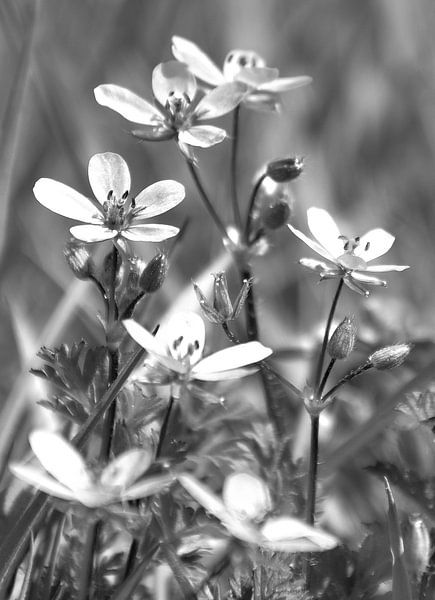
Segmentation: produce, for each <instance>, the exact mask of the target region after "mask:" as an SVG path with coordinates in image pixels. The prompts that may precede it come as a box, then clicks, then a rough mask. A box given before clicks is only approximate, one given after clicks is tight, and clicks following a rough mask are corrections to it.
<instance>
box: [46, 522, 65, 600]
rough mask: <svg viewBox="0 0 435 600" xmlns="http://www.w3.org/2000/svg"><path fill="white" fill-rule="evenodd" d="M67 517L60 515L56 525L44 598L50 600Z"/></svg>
mask: <svg viewBox="0 0 435 600" xmlns="http://www.w3.org/2000/svg"><path fill="white" fill-rule="evenodd" d="M65 520H66V515H59V520H58V522H57V523H56V531H55V533H54V539H53V544H52V547H51V551H50V553H49V559H48V570H47V576H46V578H45V589H44V595H43V598H44V599H45V600H49V598H50V596H51V594H50V591H51V588H52V587H53V580H54V574H55V569H56V562H57V555H58V553H59V547H60V543H61V540H62V533H63V528H64V525H65Z"/></svg>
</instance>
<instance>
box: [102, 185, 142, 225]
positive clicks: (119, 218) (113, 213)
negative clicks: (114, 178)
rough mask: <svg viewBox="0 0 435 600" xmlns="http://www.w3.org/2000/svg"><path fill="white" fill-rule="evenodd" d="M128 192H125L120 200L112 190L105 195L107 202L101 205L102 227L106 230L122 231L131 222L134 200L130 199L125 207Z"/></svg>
mask: <svg viewBox="0 0 435 600" xmlns="http://www.w3.org/2000/svg"><path fill="white" fill-rule="evenodd" d="M127 198H128V190H127V191H125V192H124V193H123V194H122V196H121V198H117V197H116V196H115V194H114V193H113V190H110V192H109V193H108V194H107V200H106V202H105V203H104V204H103V213H104V225H105V226H106V227H107V228H108V229H112V230H114V231H122V230H123V229H125V227H126V226H128V224H129V222H130V220H131V209H132V210H133V211H134V208H135V201H134V198H131V199H130V202H129V206H127Z"/></svg>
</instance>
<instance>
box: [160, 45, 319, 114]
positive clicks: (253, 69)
mask: <svg viewBox="0 0 435 600" xmlns="http://www.w3.org/2000/svg"><path fill="white" fill-rule="evenodd" d="M172 54H173V55H174V56H175V58H176V59H177V60H179V61H181V62H183V63H185V64H187V66H188V67H189V69H190V70H191V71H192V73H193V74H194V75H195V76H196V77H198V79H201V80H202V81H204V82H205V83H207V84H209V85H211V86H221V85H222V84H224V83H225V82H231V81H239V82H242V83H244V84H246V85H247V86H248V90H249V91H248V94H247V95H246V96H245V98H244V100H243V102H244V104H246V105H247V106H250V107H252V108H260V109H272V110H277V109H279V107H280V94H281V93H282V92H288V91H290V90H293V89H295V88H298V87H301V86H303V85H307V84H308V83H310V82H311V77H307V76H305V75H303V76H300V77H279V71H278V69H272V68H270V67H266V62H265V60H264V59H263V58H262V57H261V56H260V55H259V54H257V53H256V52H253V51H252V50H232V51H231V52H229V53H228V54H227V56H226V58H225V61H224V65H223V68H222V70H221V69H219V68H218V67H217V66H216V65H215V63H214V62H213V61H212V60H211V59H210V58H209V57H208V56H207V55H206V54H205V53H204V52H203V51H202V50H201V49H200V48H199V47H198V46H197V45H196V44H194V43H193V42H190V41H189V40H186V39H185V38H182V37H179V36H173V38H172Z"/></svg>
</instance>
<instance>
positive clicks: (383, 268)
mask: <svg viewBox="0 0 435 600" xmlns="http://www.w3.org/2000/svg"><path fill="white" fill-rule="evenodd" d="M406 269H409V265H371V266H369V267H367V268H366V271H370V272H371V273H388V271H406Z"/></svg>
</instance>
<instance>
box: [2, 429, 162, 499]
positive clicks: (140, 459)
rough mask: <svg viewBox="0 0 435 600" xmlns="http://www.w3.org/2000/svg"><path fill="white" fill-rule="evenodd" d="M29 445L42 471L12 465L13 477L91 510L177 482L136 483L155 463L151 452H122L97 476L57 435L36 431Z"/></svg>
mask: <svg viewBox="0 0 435 600" xmlns="http://www.w3.org/2000/svg"><path fill="white" fill-rule="evenodd" d="M29 442H30V446H31V447H32V450H33V452H34V453H35V455H36V457H37V458H38V460H39V462H40V463H41V465H42V467H43V468H41V467H40V466H34V465H32V464H28V463H12V464H11V465H10V470H11V471H12V473H13V474H14V475H15V476H16V477H18V478H19V479H22V480H23V481H25V482H26V483H28V484H30V485H33V486H34V487H36V488H38V489H40V490H42V491H43V492H45V493H46V494H49V495H50V496H55V497H56V498H61V499H63V500H70V501H74V502H79V503H80V504H84V505H85V506H88V507H90V508H95V507H98V506H107V505H108V504H113V503H116V502H122V501H124V500H137V499H139V498H145V497H146V496H151V495H152V494H156V493H158V492H160V491H161V490H162V489H163V488H164V487H166V486H168V485H169V484H170V483H172V482H173V481H174V476H173V475H170V474H166V473H165V474H163V475H152V476H149V477H147V478H145V479H142V480H141V481H139V482H137V483H134V482H135V481H136V480H137V479H139V478H140V477H142V475H143V474H144V473H145V471H147V470H148V468H149V467H150V465H151V463H152V462H153V458H154V452H153V450H152V449H151V448H147V449H132V450H128V451H127V452H123V453H122V454H120V455H119V456H117V457H116V458H115V459H114V460H112V461H111V462H110V463H109V464H108V465H107V466H106V467H105V468H104V469H103V470H102V471H101V472H100V473H99V474H97V473H95V472H94V471H93V470H91V469H90V468H88V467H87V466H86V463H85V461H84V460H83V457H82V456H81V455H80V454H79V453H78V452H77V450H76V449H75V448H74V447H73V446H72V445H71V444H70V443H68V442H67V441H66V440H64V439H63V438H62V437H61V436H60V435H58V434H56V433H53V432H50V431H43V430H36V431H33V432H32V433H31V434H30V436H29Z"/></svg>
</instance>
